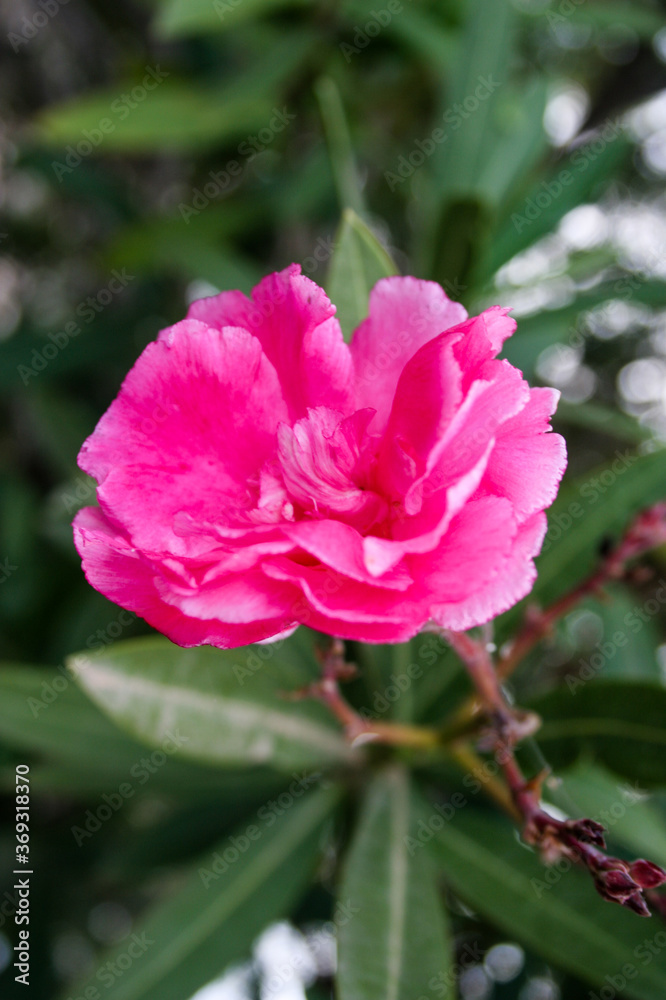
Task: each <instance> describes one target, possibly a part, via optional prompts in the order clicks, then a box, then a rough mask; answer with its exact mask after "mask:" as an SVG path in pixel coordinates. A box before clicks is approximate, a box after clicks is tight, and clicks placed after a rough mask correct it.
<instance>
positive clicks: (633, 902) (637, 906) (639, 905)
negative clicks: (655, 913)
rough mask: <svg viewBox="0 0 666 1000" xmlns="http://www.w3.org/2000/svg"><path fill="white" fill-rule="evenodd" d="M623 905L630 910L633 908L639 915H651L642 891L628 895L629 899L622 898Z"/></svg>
mask: <svg viewBox="0 0 666 1000" xmlns="http://www.w3.org/2000/svg"><path fill="white" fill-rule="evenodd" d="M622 905H623V906H626V907H627V909H629V910H633V912H634V913H637V914H638V916H639V917H649V916H651V914H650V911H649V909H648V907H647V904H646V902H645V900H644V899H643V897H642V896H641V894H640V892H634V893H633V894H632V895H631V896H628V897H627V899H624V900H622Z"/></svg>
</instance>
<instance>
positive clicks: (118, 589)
mask: <svg viewBox="0 0 666 1000" xmlns="http://www.w3.org/2000/svg"><path fill="white" fill-rule="evenodd" d="M74 542H75V545H76V548H77V551H78V553H79V555H80V556H81V559H82V561H83V570H84V572H85V575H86V578H87V580H88V582H89V583H90V584H91V586H93V587H95V589H96V590H99V591H100V593H102V594H104V596H105V597H107V598H108V599H109V600H110V601H113V602H114V603H115V604H119V605H121V606H122V607H124V608H128V609H129V610H130V611H133V612H135V613H136V614H137V615H140V616H141V617H142V618H145V620H146V621H147V622H148V623H149V624H150V625H152V626H153V628H156V629H158V631H160V632H162V633H164V635H166V636H168V638H169V639H171V641H172V642H175V643H177V644H178V645H179V646H199V645H202V644H208V645H213V646H219V647H220V648H222V649H231V648H233V647H235V646H243V645H247V644H248V643H252V642H258V641H260V640H262V639H267V638H270V637H272V636H276V635H278V634H279V633H280V632H282V631H283V630H285V629H287V628H290V627H293V626H294V625H295V624H296V622H295V621H294V618H291V619H290V618H288V617H287V616H286V615H285V614H284V613H283V614H281V615H279V616H276V617H274V618H273V619H268V620H266V619H265V620H257V621H252V622H248V623H245V624H240V625H239V624H233V623H228V622H222V621H218V620H214V619H211V620H200V619H199V618H196V617H188V616H187V615H185V614H184V613H183V612H182V611H181V610H180V608H178V607H176V606H175V605H173V604H168V603H166V602H165V601H164V600H163V599H162V598H161V597H160V595H159V592H158V589H157V586H156V579H159V575H158V574H157V573H156V572H155V570H154V568H153V567H152V566H151V565H150V563H149V562H148V561H147V560H146V559H145V557H142V556H141V554H140V553H139V552H137V550H136V549H135V548H134V546H132V545H131V544H130V542H129V541H128V540H127V539H126V538H124V537H123V536H122V535H121V534H119V533H118V532H117V531H115V529H114V528H113V526H112V525H110V524H109V522H108V521H107V520H106V518H105V517H104V515H103V513H102V511H100V510H99V509H98V508H95V507H87V508H85V509H84V510H82V511H79V513H78V514H77V515H76V518H75V521H74Z"/></svg>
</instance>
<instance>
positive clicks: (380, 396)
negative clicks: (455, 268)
mask: <svg viewBox="0 0 666 1000" xmlns="http://www.w3.org/2000/svg"><path fill="white" fill-rule="evenodd" d="M466 317H467V312H466V311H465V309H464V308H463V306H461V305H460V304H459V303H457V302H452V301H451V300H450V299H449V298H448V296H447V295H446V293H445V292H444V289H443V288H441V287H440V286H439V285H437V284H436V283H435V282H434V281H420V280H418V279H417V278H399V277H396V278H382V279H381V281H378V282H377V284H376V285H375V287H374V288H373V289H372V291H371V293H370V308H369V315H368V318H367V319H366V320H364V322H363V323H361V325H360V326H359V327H358V329H357V330H356V331H355V332H354V336H353V338H352V342H351V353H352V356H353V358H354V367H355V371H356V408H357V409H361V408H363V407H367V406H370V407H372V408H373V409H375V410H376V411H377V415H376V417H375V419H374V421H373V423H372V431H373V433H374V434H381V433H382V432H383V431H384V428H385V427H386V422H387V420H388V417H389V413H390V412H391V406H392V404H393V397H394V395H395V390H396V386H397V384H398V380H399V378H400V374H401V372H402V370H403V368H404V367H405V365H406V364H407V362H408V361H409V359H410V358H411V357H413V355H414V354H416V352H417V351H418V349H419V348H420V347H422V346H423V344H426V343H427V342H428V341H429V340H432V339H433V337H436V336H437V335H438V334H440V333H442V332H443V331H444V330H448V329H449V328H450V327H452V326H455V325H456V324H457V323H461V322H462V321H463V320H464V319H465V318H466Z"/></svg>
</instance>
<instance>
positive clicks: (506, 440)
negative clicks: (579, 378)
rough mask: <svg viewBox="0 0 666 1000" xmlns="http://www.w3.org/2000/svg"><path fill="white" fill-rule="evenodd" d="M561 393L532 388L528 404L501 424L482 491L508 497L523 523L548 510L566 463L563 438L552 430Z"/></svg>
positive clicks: (554, 390)
mask: <svg viewBox="0 0 666 1000" xmlns="http://www.w3.org/2000/svg"><path fill="white" fill-rule="evenodd" d="M559 395H560V394H559V392H558V391H557V390H556V389H532V390H531V393H530V398H529V401H528V403H527V405H526V406H525V407H524V408H523V409H522V410H521V411H520V412H519V413H518V414H517V415H516V416H514V417H511V419H510V420H507V421H506V423H504V424H503V425H502V427H501V428H500V429H499V431H498V434H497V441H496V444H495V447H494V448H493V452H492V454H491V456H490V461H489V462H488V468H487V469H486V474H485V476H484V478H483V480H482V482H481V490H482V491H485V492H488V493H495V494H497V495H498V496H504V497H508V499H509V500H510V501H511V503H512V504H513V507H514V510H515V512H516V514H517V515H518V516H519V519H520V520H524V519H525V518H527V517H529V516H530V515H531V514H534V513H535V512H536V511H539V510H543V509H544V507H549V506H550V504H551V503H552V502H553V500H554V499H555V497H556V495H557V488H558V486H559V482H560V480H561V478H562V475H563V474H564V470H565V468H566V464H567V449H566V444H565V441H564V438H562V437H561V436H560V435H559V434H553V433H552V432H551V431H550V423H549V420H550V417H551V415H552V414H553V413H554V412H555V408H556V406H557V401H558V399H559Z"/></svg>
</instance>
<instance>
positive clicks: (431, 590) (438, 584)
mask: <svg viewBox="0 0 666 1000" xmlns="http://www.w3.org/2000/svg"><path fill="white" fill-rule="evenodd" d="M517 530H518V529H517V525H516V521H515V518H514V515H513V511H512V508H511V504H510V503H509V501H508V500H505V499H504V498H503V497H483V498H481V499H479V500H470V501H469V502H468V503H466V504H465V505H464V507H463V508H462V509H461V511H460V512H459V513H458V514H457V515H456V517H455V518H454V519H453V521H452V522H451V525H450V527H449V530H448V531H447V532H446V534H445V535H444V536H443V538H442V540H441V541H440V543H439V545H438V546H437V548H436V549H433V551H432V552H428V553H426V554H425V555H416V556H411V557H410V558H408V559H407V565H408V567H409V569H410V572H411V573H412V575H413V577H414V579H415V580H418V582H419V586H420V587H422V588H423V589H424V590H425V591H426V592H427V593H428V594H429V595H430V600H431V604H432V605H434V606H439V605H442V604H459V603H461V602H465V601H468V600H470V598H471V597H473V595H474V594H476V593H477V592H478V591H480V590H482V589H483V588H484V587H485V586H490V587H491V589H497V590H500V591H501V590H502V588H503V586H504V581H503V580H502V579H500V578H499V576H498V572H499V569H500V567H501V566H502V565H503V564H504V562H505V561H506V559H507V557H508V556H509V553H510V552H511V548H512V546H513V544H514V539H515V537H516V534H517ZM488 581H490V583H488ZM493 581H494V582H493Z"/></svg>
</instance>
